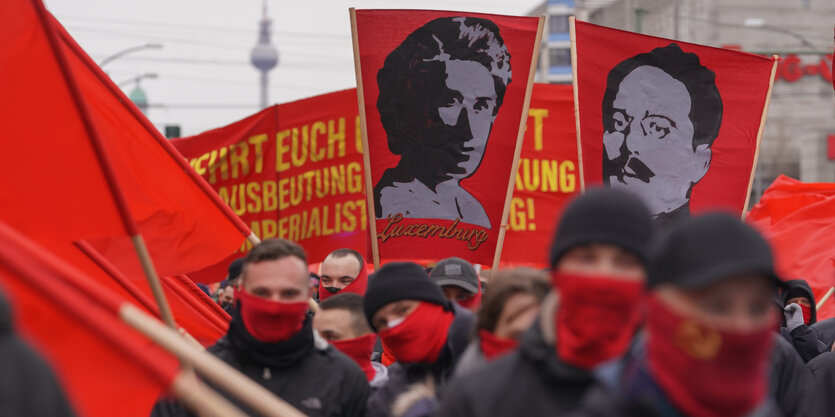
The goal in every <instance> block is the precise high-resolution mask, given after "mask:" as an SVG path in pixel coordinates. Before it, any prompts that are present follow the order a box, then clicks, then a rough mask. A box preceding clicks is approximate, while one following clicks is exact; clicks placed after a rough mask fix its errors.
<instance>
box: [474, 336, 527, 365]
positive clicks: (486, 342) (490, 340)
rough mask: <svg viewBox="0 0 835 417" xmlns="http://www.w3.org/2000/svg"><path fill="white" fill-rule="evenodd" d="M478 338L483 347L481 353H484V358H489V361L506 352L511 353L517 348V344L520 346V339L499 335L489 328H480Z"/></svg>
mask: <svg viewBox="0 0 835 417" xmlns="http://www.w3.org/2000/svg"><path fill="white" fill-rule="evenodd" d="M478 339H479V346H480V347H481V353H483V354H484V358H485V359H487V361H488V362H490V361H492V360H493V359H496V358H498V357H499V356H502V355H504V354H505V353H510V352H511V351H513V350H514V349H516V346H519V341H518V340H516V339H505V338H502V337H498V336H496V335H495V334H493V333H492V332H488V331H487V330H479V331H478Z"/></svg>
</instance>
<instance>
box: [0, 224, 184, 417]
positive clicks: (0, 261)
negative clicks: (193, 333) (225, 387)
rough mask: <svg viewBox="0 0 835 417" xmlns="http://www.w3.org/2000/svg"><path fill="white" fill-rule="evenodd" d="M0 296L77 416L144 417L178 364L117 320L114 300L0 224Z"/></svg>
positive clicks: (105, 291) (66, 265)
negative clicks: (58, 384)
mask: <svg viewBox="0 0 835 417" xmlns="http://www.w3.org/2000/svg"><path fill="white" fill-rule="evenodd" d="M0 291H3V292H4V293H6V294H7V295H8V298H9V300H10V302H11V304H12V307H13V315H14V321H15V325H16V327H17V328H18V331H19V332H20V333H21V334H22V336H23V337H24V338H25V339H26V340H27V341H29V342H30V343H31V344H32V345H33V346H35V347H36V349H37V350H38V351H39V352H40V353H41V354H43V355H44V356H45V358H46V360H47V362H48V363H49V364H50V365H51V366H52V368H53V370H54V371H55V373H56V374H57V376H58V379H59V381H60V382H61V384H62V385H63V388H64V390H65V392H66V393H67V394H68V397H69V399H70V402H71V403H72V405H73V406H74V408H75V409H76V411H78V413H79V415H80V416H85V417H97V416H101V417H105V416H112V415H114V413H117V414H118V415H120V416H135V417H145V416H147V415H149V414H150V411H151V407H152V406H153V404H154V402H155V401H156V400H157V398H158V397H159V395H160V394H162V393H163V392H164V391H165V390H166V389H167V388H168V387H169V385H170V384H171V382H172V379H173V378H174V375H175V373H176V372H177V369H178V363H177V360H176V359H175V358H174V357H173V356H171V355H170V354H168V353H166V352H164V351H162V350H161V349H160V348H158V347H157V346H156V345H154V344H153V343H151V342H150V341H149V340H148V339H146V338H145V337H144V336H142V335H140V334H139V333H137V332H135V331H134V330H133V329H131V328H129V327H127V326H126V325H125V324H124V323H122V322H121V321H120V320H118V319H117V318H116V315H115V314H116V311H117V309H118V308H119V305H120V303H121V300H120V299H119V297H117V296H116V295H115V294H113V293H110V292H109V291H107V290H105V289H103V288H101V287H99V286H95V285H91V280H90V279H89V278H87V277H86V276H84V275H83V274H81V273H80V272H79V271H78V270H77V269H75V268H73V267H71V266H70V265H69V264H67V263H65V262H64V261H62V260H60V259H59V258H57V257H55V256H53V255H51V254H50V253H48V252H47V251H46V250H45V249H44V248H42V247H39V246H37V245H36V244H34V243H33V242H31V241H29V240H27V239H25V238H23V237H22V236H21V235H20V234H18V233H17V232H15V231H13V230H12V229H11V228H10V227H8V226H6V225H5V224H2V223H0ZM33 395H35V396H37V393H33Z"/></svg>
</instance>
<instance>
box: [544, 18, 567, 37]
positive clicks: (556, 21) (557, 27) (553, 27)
mask: <svg viewBox="0 0 835 417" xmlns="http://www.w3.org/2000/svg"><path fill="white" fill-rule="evenodd" d="M548 21H549V22H550V23H549V25H550V31H549V32H548V33H568V15H565V14H563V15H551V16H550V17H549V18H548Z"/></svg>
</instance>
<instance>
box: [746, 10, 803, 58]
mask: <svg viewBox="0 0 835 417" xmlns="http://www.w3.org/2000/svg"><path fill="white" fill-rule="evenodd" d="M743 24H744V25H745V27H749V28H756V29H763V30H770V31H772V32H780V33H785V34H786V35H789V36H792V37H794V38H795V39H797V40H799V41H800V42H801V43H803V45H804V46H806V47H807V48H809V49H812V50H814V49H815V45H814V44H812V42H809V40H808V39H806V38H805V37H803V35H801V34H799V33H797V32H795V31H793V30H789V29H786V28H784V27H781V26H774V25H770V24H768V23H766V22H765V19H760V18H758V17H749V18H747V19H745V21H744V22H743Z"/></svg>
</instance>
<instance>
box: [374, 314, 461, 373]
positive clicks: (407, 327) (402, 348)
mask: <svg viewBox="0 0 835 417" xmlns="http://www.w3.org/2000/svg"><path fill="white" fill-rule="evenodd" d="M454 318H455V315H453V314H452V312H450V311H446V310H444V308H443V306H440V305H438V304H433V303H429V302H426V301H421V302H420V305H418V307H417V308H416V309H415V310H414V311H412V313H411V314H409V316H407V317H406V319H405V320H403V322H402V323H400V324H398V325H397V326H395V327H391V328H388V329H386V330H384V331H382V332H380V337H381V338H382V339H383V342H385V345H386V347H387V348H388V350H389V351H390V352H391V354H392V355H393V356H394V357H395V358H397V361H398V362H400V363H431V362H435V360H437V359H438V356H440V355H441V349H442V348H443V347H444V344H445V343H446V339H447V331H448V330H449V326H450V324H452V320H453V319H454Z"/></svg>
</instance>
